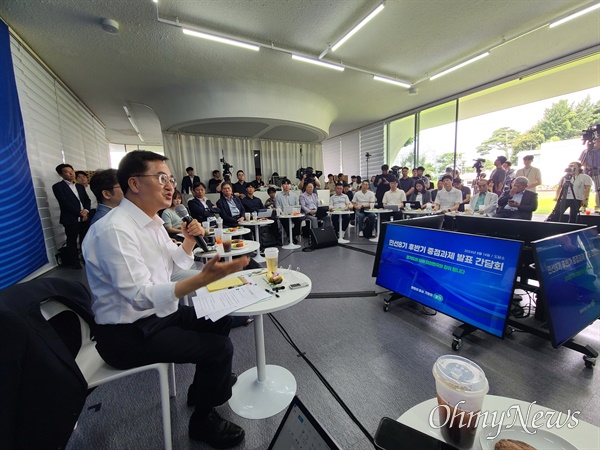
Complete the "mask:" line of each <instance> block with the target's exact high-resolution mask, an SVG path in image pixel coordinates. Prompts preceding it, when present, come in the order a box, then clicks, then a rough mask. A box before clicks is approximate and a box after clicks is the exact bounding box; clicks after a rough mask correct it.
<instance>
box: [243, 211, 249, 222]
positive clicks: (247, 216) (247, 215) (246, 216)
mask: <svg viewBox="0 0 600 450" xmlns="http://www.w3.org/2000/svg"><path fill="white" fill-rule="evenodd" d="M250 217H251V214H250V213H249V212H247V213H245V214H244V219H245V220H246V222H250Z"/></svg>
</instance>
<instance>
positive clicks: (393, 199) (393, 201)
mask: <svg viewBox="0 0 600 450" xmlns="http://www.w3.org/2000/svg"><path fill="white" fill-rule="evenodd" d="M405 201H406V193H405V192H404V191H403V190H402V189H396V190H395V191H392V190H391V189H390V190H389V191H387V192H386V193H385V194H383V199H382V200H381V202H382V203H383V204H384V205H399V204H400V203H404V202H405Z"/></svg>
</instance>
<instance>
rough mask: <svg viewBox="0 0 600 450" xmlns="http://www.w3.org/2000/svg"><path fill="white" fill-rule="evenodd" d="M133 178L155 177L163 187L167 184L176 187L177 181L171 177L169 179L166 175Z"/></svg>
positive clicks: (155, 174) (156, 174)
mask: <svg viewBox="0 0 600 450" xmlns="http://www.w3.org/2000/svg"><path fill="white" fill-rule="evenodd" d="M133 176H134V177H156V178H158V182H159V183H160V184H162V185H163V186H166V185H167V183H171V184H172V185H173V187H175V186H177V180H175V178H173V177H169V175H167V174H166V173H153V174H150V175H133Z"/></svg>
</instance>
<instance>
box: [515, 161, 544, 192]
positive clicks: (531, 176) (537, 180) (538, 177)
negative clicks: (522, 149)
mask: <svg viewBox="0 0 600 450" xmlns="http://www.w3.org/2000/svg"><path fill="white" fill-rule="evenodd" d="M531 161H533V155H526V156H524V157H523V165H524V166H525V167H523V168H522V169H519V170H517V173H516V176H517V177H525V178H527V180H528V181H529V183H528V184H527V190H528V191H531V192H535V191H536V187H537V186H539V185H540V184H542V172H541V171H540V169H538V168H537V167H533V166H532V165H531Z"/></svg>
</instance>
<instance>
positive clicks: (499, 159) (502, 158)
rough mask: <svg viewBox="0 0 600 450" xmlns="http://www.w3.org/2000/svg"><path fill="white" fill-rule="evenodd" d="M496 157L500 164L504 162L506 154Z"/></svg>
mask: <svg viewBox="0 0 600 450" xmlns="http://www.w3.org/2000/svg"><path fill="white" fill-rule="evenodd" d="M496 159H497V160H498V161H500V162H501V163H502V164H504V163H505V162H506V156H498V157H497V158H496Z"/></svg>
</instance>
